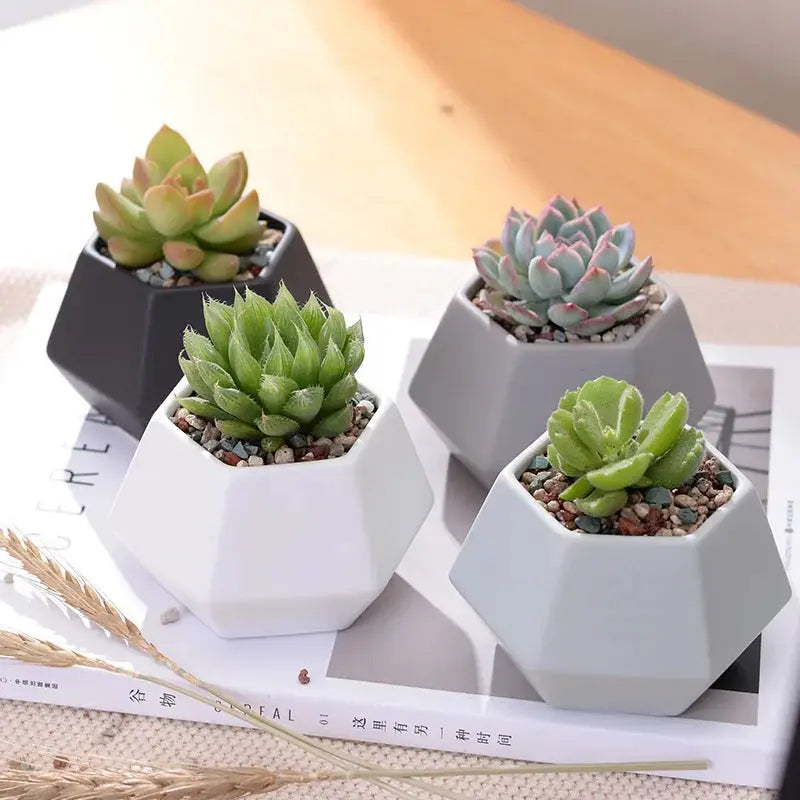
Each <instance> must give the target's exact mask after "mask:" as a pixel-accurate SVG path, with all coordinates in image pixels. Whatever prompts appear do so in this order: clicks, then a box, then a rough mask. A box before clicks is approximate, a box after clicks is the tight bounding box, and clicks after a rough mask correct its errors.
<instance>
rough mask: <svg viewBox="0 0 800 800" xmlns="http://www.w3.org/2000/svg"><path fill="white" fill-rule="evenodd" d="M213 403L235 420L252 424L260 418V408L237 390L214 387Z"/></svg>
mask: <svg viewBox="0 0 800 800" xmlns="http://www.w3.org/2000/svg"><path fill="white" fill-rule="evenodd" d="M214 402H215V403H216V405H218V406H219V407H220V408H221V409H222V410H223V411H227V412H228V413H229V414H231V415H232V416H233V417H234V418H235V419H238V420H241V421H242V422H246V423H248V424H251V423H254V422H255V421H256V420H257V419H258V418H259V417H260V416H261V406H259V404H258V403H256V401H255V400H253V398H252V397H250V396H249V395H247V394H245V393H244V392H242V391H240V390H239V389H229V388H226V387H224V386H219V385H217V386H215V387H214Z"/></svg>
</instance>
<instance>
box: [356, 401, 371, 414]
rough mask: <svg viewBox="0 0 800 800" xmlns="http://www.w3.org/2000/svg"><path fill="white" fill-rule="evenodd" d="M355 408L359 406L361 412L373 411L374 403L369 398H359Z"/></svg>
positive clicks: (369, 412) (368, 412)
mask: <svg viewBox="0 0 800 800" xmlns="http://www.w3.org/2000/svg"><path fill="white" fill-rule="evenodd" d="M356 408H360V409H361V412H362V413H363V414H374V413H375V404H374V403H373V402H372V401H371V400H359V401H358V403H357V405H356Z"/></svg>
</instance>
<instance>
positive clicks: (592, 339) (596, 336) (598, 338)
mask: <svg viewBox="0 0 800 800" xmlns="http://www.w3.org/2000/svg"><path fill="white" fill-rule="evenodd" d="M589 341H590V342H602V341H603V339H602V337H601V336H600V334H599V333H593V334H592V335H591V336H590V337H589Z"/></svg>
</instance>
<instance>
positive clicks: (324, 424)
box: [311, 406, 353, 437]
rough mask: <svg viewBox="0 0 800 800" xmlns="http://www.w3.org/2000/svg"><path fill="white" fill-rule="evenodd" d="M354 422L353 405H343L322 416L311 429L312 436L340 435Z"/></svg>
mask: <svg viewBox="0 0 800 800" xmlns="http://www.w3.org/2000/svg"><path fill="white" fill-rule="evenodd" d="M352 424H353V408H352V406H342V408H339V409H337V410H336V411H333V412H332V413H330V414H328V415H327V416H325V417H322V418H321V419H320V420H319V421H318V422H316V423H315V424H314V427H313V428H312V429H311V435H312V436H317V437H319V436H338V435H339V434H340V433H344V432H345V431H346V430H347V429H348V428H349V427H350V426H351V425H352Z"/></svg>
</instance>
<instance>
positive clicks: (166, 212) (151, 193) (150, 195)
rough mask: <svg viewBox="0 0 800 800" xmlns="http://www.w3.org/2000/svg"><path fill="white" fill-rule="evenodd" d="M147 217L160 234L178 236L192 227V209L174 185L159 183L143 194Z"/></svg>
mask: <svg viewBox="0 0 800 800" xmlns="http://www.w3.org/2000/svg"><path fill="white" fill-rule="evenodd" d="M143 205H144V210H145V212H146V213H147V219H148V220H149V221H150V223H151V224H152V226H153V227H154V228H155V229H156V230H157V231H158V232H159V233H160V234H161V235H162V236H170V237H172V236H179V235H180V234H182V233H186V232H187V231H188V230H190V229H191V227H192V211H191V209H190V208H189V206H188V204H187V202H186V197H185V196H184V195H183V194H182V193H181V192H180V191H179V190H178V189H176V188H175V187H174V186H171V185H170V184H167V183H160V184H159V185H158V186H151V187H150V188H149V189H148V190H147V191H146V192H145V195H144V200H143Z"/></svg>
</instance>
